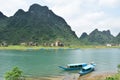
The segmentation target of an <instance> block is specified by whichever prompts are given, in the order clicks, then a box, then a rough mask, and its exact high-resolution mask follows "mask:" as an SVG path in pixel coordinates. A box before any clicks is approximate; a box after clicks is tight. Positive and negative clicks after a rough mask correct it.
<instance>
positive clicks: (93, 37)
mask: <svg viewBox="0 0 120 80" xmlns="http://www.w3.org/2000/svg"><path fill="white" fill-rule="evenodd" d="M80 41H82V42H83V43H86V44H107V43H113V41H114V36H113V35H112V34H111V33H110V31H109V30H107V31H99V30H98V29H95V30H94V31H92V32H91V33H90V34H89V35H87V33H83V34H82V36H81V37H80Z"/></svg>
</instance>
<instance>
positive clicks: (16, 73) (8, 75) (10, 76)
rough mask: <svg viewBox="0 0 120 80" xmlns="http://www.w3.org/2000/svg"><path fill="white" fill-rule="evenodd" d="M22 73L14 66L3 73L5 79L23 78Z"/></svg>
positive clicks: (17, 79)
mask: <svg viewBox="0 0 120 80" xmlns="http://www.w3.org/2000/svg"><path fill="white" fill-rule="evenodd" d="M22 73H23V72H22V71H21V70H20V69H19V68H18V67H14V68H13V69H12V70H11V71H9V72H6V73H5V80H25V79H24V78H23V77H22Z"/></svg>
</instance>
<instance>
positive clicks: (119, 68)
mask: <svg viewBox="0 0 120 80" xmlns="http://www.w3.org/2000/svg"><path fill="white" fill-rule="evenodd" d="M117 67H118V73H120V64H119V65H118V66H117Z"/></svg>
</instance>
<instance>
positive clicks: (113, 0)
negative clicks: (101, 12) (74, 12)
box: [99, 0, 120, 7]
mask: <svg viewBox="0 0 120 80" xmlns="http://www.w3.org/2000/svg"><path fill="white" fill-rule="evenodd" d="M99 5H100V6H106V7H116V6H118V5H120V0H99Z"/></svg>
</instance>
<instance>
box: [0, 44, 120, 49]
mask: <svg viewBox="0 0 120 80" xmlns="http://www.w3.org/2000/svg"><path fill="white" fill-rule="evenodd" d="M80 48H120V46H112V47H107V46H93V45H88V46H87V45H84V46H65V47H45V46H22V45H9V46H8V47H2V46H1V47H0V50H28V49H34V50H37V49H80Z"/></svg>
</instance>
